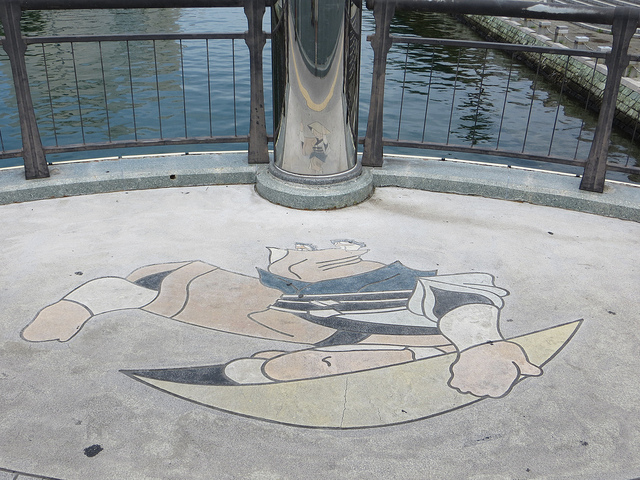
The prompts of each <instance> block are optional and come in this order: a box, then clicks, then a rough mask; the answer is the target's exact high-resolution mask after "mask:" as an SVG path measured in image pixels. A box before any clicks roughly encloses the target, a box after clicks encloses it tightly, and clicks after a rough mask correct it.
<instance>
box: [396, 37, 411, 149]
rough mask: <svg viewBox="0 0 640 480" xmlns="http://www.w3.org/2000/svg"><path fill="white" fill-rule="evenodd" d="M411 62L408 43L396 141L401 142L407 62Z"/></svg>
mask: <svg viewBox="0 0 640 480" xmlns="http://www.w3.org/2000/svg"><path fill="white" fill-rule="evenodd" d="M408 60H409V42H407V51H406V53H405V55H404V74H403V77H402V94H401V95H400V114H399V115H398V135H397V136H396V140H400V125H401V124H402V107H403V106H404V89H405V87H406V85H407V61H408Z"/></svg>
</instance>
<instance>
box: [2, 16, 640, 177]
mask: <svg viewBox="0 0 640 480" xmlns="http://www.w3.org/2000/svg"><path fill="white" fill-rule="evenodd" d="M22 24H23V31H24V32H26V34H28V35H56V34H100V33H145V32H148V33H152V32H153V33H157V32H168V33H170V32H187V31H188V32H211V31H213V32H238V33H239V32H243V31H245V30H246V28H247V26H246V19H245V17H244V14H243V12H242V9H235V8H234V9H226V8H224V9H223V8H220V9H169V10H165V9H152V10H130V11H126V12H124V11H120V10H96V11H55V12H54V11H46V12H28V13H27V14H26V15H24V18H23V22H22ZM265 29H266V30H267V31H269V30H270V26H269V15H265ZM373 29H374V21H373V18H372V15H371V12H369V11H366V10H365V11H363V22H362V30H363V35H365V36H366V35H369V34H371V33H372V32H373ZM392 32H393V33H395V34H404V35H421V36H427V37H443V38H466V39H468V38H477V37H475V34H474V33H473V32H472V31H471V30H470V29H468V28H466V27H465V26H463V25H461V24H460V23H458V22H456V21H455V20H453V19H452V18H450V17H448V16H443V15H435V14H416V13H412V14H401V15H397V16H396V18H395V19H394V23H393V25H392ZM127 47H128V48H127ZM43 50H44V51H43ZM319 53H321V52H319ZM27 54H28V58H27V63H28V68H29V72H30V78H31V84H32V92H33V97H34V104H35V108H36V111H37V115H38V118H39V119H40V131H41V133H42V136H43V142H44V143H45V145H56V144H60V145H63V144H66V143H81V142H82V141H83V139H84V141H87V142H96V141H108V140H109V139H111V140H123V139H133V138H134V137H135V135H136V131H137V137H138V138H140V139H151V138H161V137H165V138H169V137H177V136H187V135H188V136H199V135H220V136H222V135H234V134H236V133H237V134H238V135H245V134H246V133H247V132H248V125H249V121H248V117H249V100H250V96H249V64H248V52H247V48H246V45H245V44H244V42H243V41H242V40H236V41H235V42H233V43H232V41H231V40H215V41H214V40H211V41H209V42H206V41H204V40H188V41H183V42H177V41H157V42H155V43H154V42H151V41H137V42H129V45H127V44H126V43H125V42H103V43H102V44H100V45H98V44H97V43H91V44H80V43H76V44H74V46H73V52H72V51H71V46H70V45H69V44H47V45H45V46H44V49H43V47H42V46H39V45H32V46H30V47H29V49H28V52H27ZM74 59H75V61H74ZM101 59H103V62H101ZM264 60H265V63H264V67H265V77H264V78H265V101H266V107H267V112H266V118H267V122H268V125H267V128H268V131H271V130H272V126H271V119H272V113H271V81H270V80H271V59H270V42H267V44H266V47H265V52H264ZM372 60H373V55H372V52H371V47H370V45H369V44H368V42H363V48H362V65H364V68H362V69H361V92H360V118H361V121H360V122H359V134H360V135H361V136H363V135H364V133H365V130H366V118H367V110H368V101H369V89H370V85H371V65H372ZM45 63H46V68H45ZM405 63H406V66H407V68H406V74H405V70H404V67H405ZM129 65H130V66H131V67H130V68H131V75H130V73H129V72H130V70H129ZM405 75H406V76H405ZM76 77H77V79H78V81H77V87H76ZM234 79H235V82H234ZM230 85H234V86H235V96H234V92H233V91H232V90H234V89H232V88H231V87H230ZM403 85H404V88H403ZM47 86H49V87H50V89H51V96H49V93H48V90H47ZM507 87H508V88H507ZM78 98H79V99H80V100H79V101H78ZM505 98H506V100H507V101H506V103H505ZM558 105H559V108H558ZM52 110H53V113H54V115H53V116H52ZM556 114H557V119H556ZM80 117H82V122H81V121H80ZM596 121H597V118H596V116H595V115H594V114H592V113H590V112H585V109H584V106H582V105H580V104H578V103H576V102H574V101H572V100H570V99H567V98H566V95H563V96H562V97H561V96H560V95H559V90H558V88H557V87H556V86H554V85H551V84H549V83H548V82H546V81H545V80H543V79H542V78H540V77H538V76H536V73H535V72H534V71H531V70H529V69H527V68H525V67H523V66H521V65H519V64H518V63H517V62H513V61H512V58H511V56H510V54H504V53H501V52H496V51H485V50H481V49H464V50H459V49H458V48H455V47H431V46H421V45H409V47H408V48H407V46H406V45H398V44H396V45H394V46H393V47H392V49H391V52H390V54H389V65H388V70H387V88H386V93H385V124H384V136H385V137H389V138H394V139H395V138H400V139H404V140H421V139H424V140H425V141H433V142H440V143H442V142H445V141H446V140H447V138H448V141H449V142H450V143H451V144H467V145H475V146H478V147H485V148H495V147H496V146H499V147H500V148H505V149H513V150H516V151H521V150H523V145H524V151H525V152H527V153H536V154H543V155H544V154H547V153H549V152H550V153H551V154H552V155H557V156H564V157H569V158H574V157H576V158H585V157H586V155H587V154H588V150H589V144H590V141H591V138H592V136H593V132H594V129H595V125H596ZM527 125H528V127H527ZM134 126H135V129H134ZM19 147H20V132H19V124H18V117H17V109H16V106H15V99H14V95H13V91H12V87H11V73H10V68H9V65H8V62H7V60H6V56H5V55H4V52H2V51H0V148H2V149H5V150H10V149H17V148H19ZM221 147H222V146H218V145H216V146H215V149H219V148H221ZM228 148H237V147H235V146H233V145H231V146H229V147H228ZM184 149H185V147H179V146H178V147H162V148H158V147H154V148H152V149H147V150H145V149H135V150H122V151H120V150H119V151H117V152H115V153H116V154H131V153H134V152H135V153H151V152H159V151H184ZM189 149H191V147H189ZM198 149H200V150H210V149H212V147H211V146H210V145H209V146H206V145H203V146H198V147H194V148H193V151H196V150H198ZM385 151H387V152H392V149H391V148H387V149H386V150H385ZM395 152H397V153H410V154H416V151H415V150H408V149H405V150H403V149H395ZM425 153H426V154H430V153H429V151H425ZM105 154H107V155H114V151H107V152H105ZM437 154H442V155H447V156H452V157H455V158H468V159H474V160H482V159H483V158H481V157H479V156H477V155H473V154H458V153H453V152H447V151H446V150H445V151H443V152H437ZM86 155H87V154H86V153H85V154H83V153H81V152H80V153H77V154H76V153H74V154H65V155H57V156H54V155H52V156H50V160H54V161H55V160H61V159H71V158H83V157H85V156H86ZM609 158H610V161H614V162H617V163H621V164H627V163H629V164H637V159H638V158H640V153H639V152H638V148H637V147H636V146H634V145H632V144H631V142H630V141H629V140H627V139H626V138H624V137H622V136H620V135H618V134H615V133H614V135H613V138H612V146H611V149H610V157H609ZM484 160H486V158H485V159H484ZM489 161H503V162H508V163H510V164H522V165H528V166H532V165H534V164H533V163H532V162H528V161H526V160H513V159H501V158H499V157H492V158H490V159H489ZM19 163H20V159H17V160H16V159H9V160H0V166H7V165H14V164H19ZM548 168H552V169H565V170H567V171H574V170H572V169H571V168H569V167H562V166H559V165H553V166H549V167H548ZM609 177H610V178H616V179H625V178H626V176H624V175H621V174H615V173H610V174H609Z"/></svg>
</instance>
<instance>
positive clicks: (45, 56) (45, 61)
mask: <svg viewBox="0 0 640 480" xmlns="http://www.w3.org/2000/svg"><path fill="white" fill-rule="evenodd" d="M41 45H42V60H43V62H44V76H45V78H46V80H47V93H48V94H49V108H50V109H51V123H52V124H53V138H54V140H55V143H56V147H57V146H58V130H57V128H56V117H55V114H54V113H53V98H52V96H51V82H50V81H49V68H48V65H47V54H46V52H45V48H44V43H42V44H41ZM3 150H4V149H3Z"/></svg>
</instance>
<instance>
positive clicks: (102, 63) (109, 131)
mask: <svg viewBox="0 0 640 480" xmlns="http://www.w3.org/2000/svg"><path fill="white" fill-rule="evenodd" d="M98 50H99V52H100V69H101V71H102V90H103V93H104V111H105V113H106V116H107V137H108V138H109V141H110V142H111V121H110V119H109V101H108V100H107V80H106V77H105V75H104V58H103V56H102V42H98Z"/></svg>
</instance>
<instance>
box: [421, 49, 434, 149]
mask: <svg viewBox="0 0 640 480" xmlns="http://www.w3.org/2000/svg"><path fill="white" fill-rule="evenodd" d="M435 54H436V52H435V45H431V71H430V72H429V87H428V88H427V101H426V104H425V107H424V122H423V123H422V140H420V141H421V142H424V134H425V132H426V131H427V111H428V110H429V99H430V98H431V82H432V80H433V67H434V63H435Z"/></svg>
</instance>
